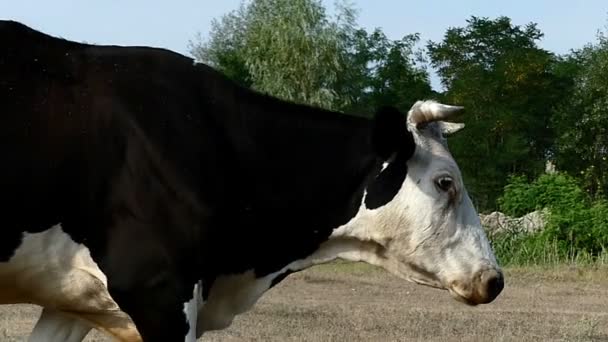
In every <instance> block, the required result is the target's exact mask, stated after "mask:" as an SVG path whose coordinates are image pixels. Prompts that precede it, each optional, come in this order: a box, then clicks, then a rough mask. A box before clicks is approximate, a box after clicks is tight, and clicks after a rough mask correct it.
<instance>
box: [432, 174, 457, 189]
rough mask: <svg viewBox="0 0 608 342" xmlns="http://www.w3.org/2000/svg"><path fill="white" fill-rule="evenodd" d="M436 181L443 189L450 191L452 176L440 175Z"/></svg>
mask: <svg viewBox="0 0 608 342" xmlns="http://www.w3.org/2000/svg"><path fill="white" fill-rule="evenodd" d="M435 183H436V184H437V187H438V188H439V189H441V190H443V191H448V190H450V188H451V187H452V183H453V180H452V177H450V176H443V177H439V178H438V179H437V180H436V181H435Z"/></svg>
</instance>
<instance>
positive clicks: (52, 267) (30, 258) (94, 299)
mask: <svg viewBox="0 0 608 342" xmlns="http://www.w3.org/2000/svg"><path fill="white" fill-rule="evenodd" d="M17 303H32V304H37V305H40V306H43V307H45V308H50V309H53V310H57V311H60V312H65V313H69V316H70V317H73V318H74V319H75V318H76V317H77V318H78V319H83V320H84V321H86V322H87V323H88V324H89V325H90V326H93V327H96V328H99V329H101V330H104V331H106V332H108V333H110V334H112V335H114V336H116V337H119V336H120V337H119V338H121V339H122V340H131V341H137V340H139V334H138V333H137V330H136V329H135V327H134V325H133V323H132V321H131V320H130V318H129V317H128V315H127V314H125V313H124V312H122V311H121V310H120V308H119V307H118V305H117V304H116V302H115V301H114V300H113V299H112V297H111V296H110V294H109V292H108V289H107V278H106V276H105V275H104V274H103V272H102V271H101V270H100V269H99V267H98V266H97V264H96V263H95V261H94V260H93V259H92V258H91V254H90V252H89V249H88V248H87V247H86V246H84V245H82V244H78V243H76V242H74V240H72V239H71V237H70V236H69V235H68V234H66V233H65V232H64V231H63V230H62V229H61V226H59V225H57V226H53V227H52V228H50V229H48V230H46V231H43V232H40V233H33V234H29V233H26V234H25V235H24V238H23V240H22V242H21V244H20V245H19V247H18V248H17V249H16V251H15V253H14V255H13V256H12V257H11V259H9V261H8V262H0V304H17ZM66 317H68V316H66Z"/></svg>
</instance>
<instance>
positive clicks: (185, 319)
mask: <svg viewBox="0 0 608 342" xmlns="http://www.w3.org/2000/svg"><path fill="white" fill-rule="evenodd" d="M197 291H198V290H197V288H195V295H193V294H192V292H191V291H190V295H189V296H191V297H190V298H188V299H182V300H180V299H179V298H180V297H181V296H177V295H175V294H174V293H172V291H171V292H168V291H163V290H162V289H155V290H153V291H150V290H147V289H143V288H142V289H140V290H139V291H128V292H125V293H122V294H120V293H119V292H118V291H117V292H115V294H114V296H115V297H116V299H117V301H118V302H119V303H121V306H122V307H123V308H124V310H125V311H126V312H127V313H128V314H129V315H130V316H131V318H132V319H133V322H134V323H135V325H136V326H137V329H138V330H139V333H140V334H141V337H142V338H143V340H144V341H146V342H155V341H185V342H195V341H196V320H197V310H198V299H196V298H195V296H196V292H197ZM123 296H124V297H123ZM127 297H129V298H128V299H127Z"/></svg>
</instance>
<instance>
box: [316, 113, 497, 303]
mask: <svg viewBox="0 0 608 342" xmlns="http://www.w3.org/2000/svg"><path fill="white" fill-rule="evenodd" d="M460 110H461V107H454V106H447V105H443V104H440V103H437V102H433V101H425V102H422V101H419V102H417V103H416V104H414V106H413V107H412V108H411V110H410V111H409V113H408V115H407V118H405V117H403V116H400V115H398V114H391V113H383V114H379V115H380V116H379V117H377V123H378V125H377V126H378V128H377V134H378V135H379V136H378V137H377V139H376V141H377V144H376V145H377V148H378V149H379V152H380V153H381V154H382V153H385V154H386V153H387V152H389V151H390V157H388V159H387V162H386V163H385V164H384V166H383V169H382V171H381V172H380V173H379V174H378V175H377V176H375V178H374V179H373V180H371V182H370V183H369V185H368V187H367V189H366V195H365V196H366V197H365V198H364V201H363V204H362V206H361V208H360V210H359V212H358V214H357V216H356V217H355V218H354V219H352V220H351V221H350V222H349V223H348V224H346V225H344V226H342V227H340V228H338V229H336V230H335V231H334V233H333V235H332V239H330V241H328V244H334V245H333V248H334V249H338V250H339V251H337V253H336V254H339V255H340V256H341V257H343V258H345V259H350V260H359V261H366V262H369V263H371V264H375V265H378V266H381V267H383V268H385V269H387V270H388V271H390V272H391V273H393V274H396V275H397V276H399V277H402V278H405V279H408V280H411V281H413V282H416V283H419V284H424V285H429V286H433V287H438V288H442V289H447V290H449V292H450V294H452V296H454V297H455V298H456V299H458V300H460V301H462V302H465V303H467V304H472V305H475V304H482V303H489V302H491V301H493V300H494V299H495V298H496V297H497V296H498V294H499V293H500V292H501V291H502V288H503V275H502V272H501V270H500V268H499V266H498V264H497V262H496V259H495V257H494V255H493V252H492V249H491V247H490V244H489V242H488V239H487V237H486V235H485V233H484V230H483V228H482V226H481V222H480V220H479V217H478V215H477V212H476V210H475V208H474V207H473V204H472V202H471V199H470V198H469V195H468V194H467V191H466V189H465V186H464V183H463V180H462V176H461V174H460V170H459V168H458V165H457V164H456V162H455V161H454V159H453V158H452V155H451V154H450V152H449V150H448V147H447V143H446V141H445V136H446V135H448V134H450V133H454V132H456V131H458V130H460V129H461V128H462V127H464V125H462V124H455V123H448V122H445V121H443V120H445V119H447V118H449V117H450V116H452V115H453V114H455V113H457V112H459V111H460ZM383 116H386V117H383ZM399 117H400V118H402V119H401V120H399V119H395V118H399ZM391 118H392V119H391ZM395 127H396V128H397V129H398V130H400V132H402V133H399V134H398V133H395ZM412 147H413V148H412ZM329 247H332V246H329Z"/></svg>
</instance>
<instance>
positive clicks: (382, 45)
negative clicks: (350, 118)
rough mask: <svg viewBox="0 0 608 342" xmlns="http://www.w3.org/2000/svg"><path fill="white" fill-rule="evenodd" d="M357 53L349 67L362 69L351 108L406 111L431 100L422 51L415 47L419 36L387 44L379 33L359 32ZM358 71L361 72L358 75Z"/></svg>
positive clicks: (352, 57) (410, 36) (431, 94)
mask: <svg viewBox="0 0 608 342" xmlns="http://www.w3.org/2000/svg"><path fill="white" fill-rule="evenodd" d="M356 37H357V39H358V43H357V44H355V46H356V47H357V49H356V50H355V51H356V52H355V53H354V54H352V55H351V56H350V58H351V60H353V62H351V63H349V65H357V66H363V68H362V70H361V68H359V69H357V71H359V72H360V75H362V76H363V77H361V78H360V82H359V83H357V82H352V81H353V79H349V80H348V81H349V84H358V86H359V88H357V89H355V92H356V93H355V94H357V96H352V98H353V107H354V108H357V109H358V110H360V111H364V112H366V113H370V112H373V111H374V110H375V108H377V107H378V106H382V105H392V106H396V107H397V108H399V109H401V110H402V111H407V110H408V109H409V108H410V107H411V106H412V104H413V103H414V102H416V101H417V100H421V99H424V98H429V97H434V96H435V95H436V94H435V93H434V92H433V90H432V89H431V84H430V79H429V74H428V71H427V68H426V65H425V64H424V60H423V58H422V51H416V50H415V46H416V44H417V43H418V42H419V41H420V36H419V35H418V34H410V35H406V36H404V37H402V38H401V39H399V40H390V39H388V38H387V37H386V35H385V34H384V32H382V31H381V30H380V29H375V30H374V31H373V32H372V33H371V34H368V33H367V32H366V31H365V30H359V31H358V32H357V34H356ZM360 70H361V71H360Z"/></svg>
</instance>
